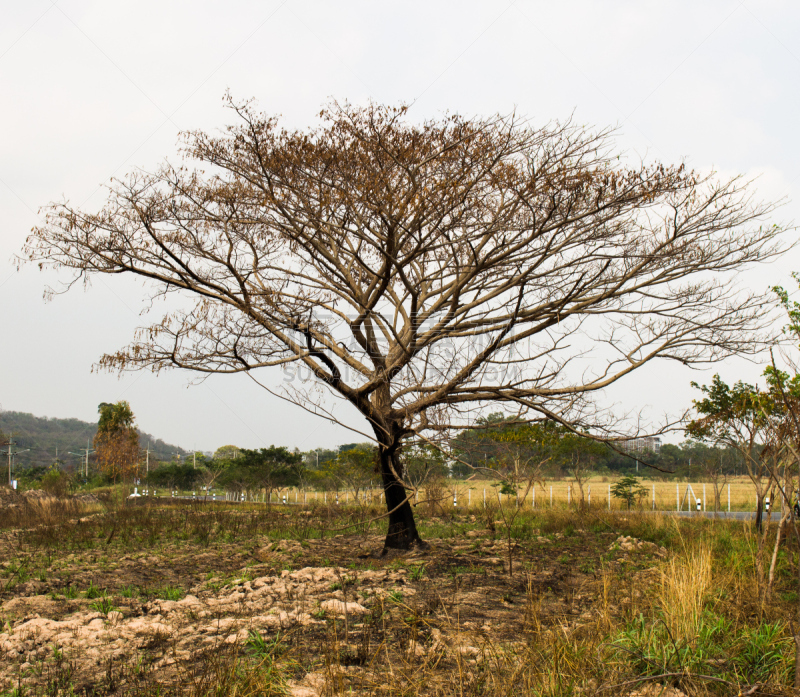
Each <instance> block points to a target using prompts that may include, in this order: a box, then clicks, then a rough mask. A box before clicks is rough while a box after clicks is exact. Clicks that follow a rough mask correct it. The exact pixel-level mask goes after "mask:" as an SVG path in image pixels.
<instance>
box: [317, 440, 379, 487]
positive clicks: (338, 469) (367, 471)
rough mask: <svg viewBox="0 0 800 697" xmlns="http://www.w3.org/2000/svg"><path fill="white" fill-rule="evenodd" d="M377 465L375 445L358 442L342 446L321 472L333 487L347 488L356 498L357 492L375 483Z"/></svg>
mask: <svg viewBox="0 0 800 697" xmlns="http://www.w3.org/2000/svg"><path fill="white" fill-rule="evenodd" d="M377 465H378V452H377V450H376V448H375V446H374V445H372V444H371V443H358V444H352V445H350V446H342V448H341V449H340V450H339V454H338V455H337V456H336V458H335V459H334V460H329V461H328V462H326V463H325V466H324V468H323V469H322V472H323V474H324V475H325V476H326V477H327V479H328V480H329V481H330V482H332V483H333V485H334V486H333V488H334V489H336V490H337V491H338V490H339V488H340V487H342V488H346V489H349V490H350V491H352V492H353V495H354V498H355V499H356V500H358V495H359V492H361V491H363V490H365V489H367V488H368V487H370V486H372V485H373V484H374V483H375V480H376V479H377V477H378V473H377Z"/></svg>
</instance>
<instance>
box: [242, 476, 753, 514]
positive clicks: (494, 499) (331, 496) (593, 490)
mask: <svg viewBox="0 0 800 697" xmlns="http://www.w3.org/2000/svg"><path fill="white" fill-rule="evenodd" d="M617 479H618V478H617V477H611V476H596V477H593V478H592V479H590V480H589V481H587V482H585V483H584V487H583V491H584V498H585V499H587V500H588V502H589V503H591V505H592V506H598V507H599V506H602V507H608V503H609V498H610V500H611V508H613V509H621V508H624V504H623V503H622V502H621V501H619V500H618V499H614V497H613V496H612V495H611V487H612V486H613V485H614V482H615V481H617ZM640 482H641V484H642V486H643V487H644V488H645V489H646V490H647V495H646V496H645V497H644V498H643V500H642V506H643V507H644V508H645V509H653V508H654V509H655V510H660V511H674V510H676V509H678V508H680V509H681V510H684V511H686V510H695V508H696V500H697V499H698V498H699V499H700V500H701V508H702V510H705V511H713V510H714V486H713V484H712V483H711V482H702V481H689V482H687V481H680V482H675V481H660V480H655V479H645V478H642V479H641V480H640ZM500 486H501V484H500V482H496V481H489V480H479V481H463V480H461V481H458V480H455V481H452V480H451V481H449V482H447V484H446V486H445V491H446V492H447V493H446V494H445V498H444V499H443V500H442V501H441V505H442V506H447V507H452V508H455V507H457V508H459V509H464V508H483V507H484V504H486V505H497V504H498V501H499V502H500V503H502V504H503V505H504V506H505V505H511V504H513V503H514V501H515V500H516V497H514V496H509V495H506V494H501V493H500ZM284 494H285V495H286V501H287V503H303V502H305V503H308V504H310V503H315V502H319V503H322V502H324V503H334V502H335V501H336V502H338V503H339V504H341V505H352V504H355V503H363V502H364V501H368V502H370V503H378V502H380V500H381V497H382V493H381V491H380V490H379V489H372V490H366V491H363V490H362V491H359V492H358V496H357V497H356V496H355V495H354V493H353V492H352V491H347V490H345V489H342V490H341V491H339V492H338V500H337V494H336V493H335V492H331V491H329V492H322V491H305V492H303V491H299V490H295V489H288V490H282V491H280V492H276V493H273V495H272V497H273V498H272V500H273V502H275V503H280V502H281V501H282V497H283V495H284ZM580 496H581V494H580V489H579V488H578V486H577V485H576V484H575V482H574V481H570V480H568V479H557V480H556V479H554V480H549V481H546V482H545V483H544V485H543V486H542V485H541V484H537V486H536V488H535V490H532V491H529V492H528V493H527V495H526V496H524V497H523V496H522V495H521V494H520V497H519V500H520V503H521V504H522V505H523V506H524V507H525V508H537V509H538V508H549V507H553V506H563V505H565V504H574V503H575V502H576V501H579V500H580ZM256 497H257V498H256V499H255V500H258V501H261V500H262V498H263V492H259V493H258V494H257V495H256ZM426 499H427V496H426V490H425V488H424V487H422V488H421V489H420V490H419V492H418V495H417V501H418V502H422V501H425V500H426ZM755 503H756V501H755V491H754V489H753V485H752V484H751V483H750V480H749V479H747V478H746V477H730V478H728V480H727V481H726V482H725V483H724V484H723V485H721V487H720V500H719V510H721V511H727V510H731V511H752V510H754V509H755Z"/></svg>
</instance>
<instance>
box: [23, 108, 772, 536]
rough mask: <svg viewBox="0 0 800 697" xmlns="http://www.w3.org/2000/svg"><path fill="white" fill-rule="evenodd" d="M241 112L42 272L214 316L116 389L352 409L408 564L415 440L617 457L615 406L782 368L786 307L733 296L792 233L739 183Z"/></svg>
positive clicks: (146, 357) (68, 236)
mask: <svg viewBox="0 0 800 697" xmlns="http://www.w3.org/2000/svg"><path fill="white" fill-rule="evenodd" d="M230 106H231V108H232V109H233V110H234V112H235V114H236V117H237V119H238V121H237V123H236V124H235V125H232V126H229V127H228V129H227V131H226V132H224V133H223V134H221V135H210V134H207V133H204V132H193V133H189V134H187V135H186V140H185V155H186V157H187V159H188V160H189V163H188V164H187V165H184V166H173V165H170V164H165V165H164V166H162V167H161V168H159V169H157V170H156V171H154V172H152V173H146V172H141V171H137V172H135V173H133V174H131V175H130V176H128V177H127V178H125V179H124V180H122V181H115V182H113V184H112V186H111V188H110V193H109V200H108V203H107V204H106V206H105V207H104V208H103V209H102V210H100V211H99V212H96V213H89V212H84V211H82V210H80V209H77V208H75V207H73V206H71V205H69V204H68V203H62V204H55V205H53V206H51V207H49V208H48V209H47V211H46V219H45V222H44V223H43V224H42V225H41V226H39V227H37V228H35V229H34V231H33V233H32V235H31V236H30V237H29V239H28V241H27V244H26V248H25V257H26V258H27V259H28V260H30V261H32V262H36V263H38V264H39V265H40V266H53V267H56V268H59V269H62V270H66V271H68V272H70V273H71V274H72V278H71V280H70V281H69V282H70V283H74V282H76V281H78V280H81V279H86V278H88V277H90V276H91V275H93V274H98V273H101V274H120V273H127V274H133V275H137V276H141V277H144V278H146V279H148V280H149V281H150V282H152V284H153V288H154V291H153V292H154V295H156V296H159V295H162V294H169V293H185V294H187V295H188V296H191V297H193V298H195V300H196V304H195V305H194V307H192V308H189V309H185V310H177V311H171V312H169V313H168V314H166V315H165V316H164V318H163V320H161V321H159V322H156V323H155V324H154V325H153V326H150V327H147V328H143V329H142V330H141V331H140V332H139V333H138V335H137V338H136V340H135V342H134V343H133V344H132V345H131V346H129V347H128V348H126V349H123V350H120V351H119V352H117V353H114V354H111V355H106V356H104V357H102V358H101V360H100V363H101V365H102V366H105V367H107V368H110V369H118V370H126V369H136V368H143V367H147V368H151V369H153V370H156V371H158V370H161V369H163V368H170V367H179V368H185V369H188V370H192V371H198V372H199V373H201V374H208V373H238V372H245V373H247V374H249V375H251V376H252V377H254V379H257V378H256V377H255V376H256V374H257V371H258V370H259V369H261V368H268V367H272V368H275V367H279V366H280V367H283V369H284V370H290V369H291V370H295V369H302V370H303V371H305V373H306V374H307V375H308V376H312V377H313V378H315V380H314V381H310V382H309V381H307V380H294V381H291V382H290V383H288V385H287V388H286V390H285V392H284V393H282V396H283V397H284V398H287V399H290V400H292V401H294V402H296V403H298V404H301V405H303V406H304V407H305V408H306V409H308V410H310V411H312V412H315V413H318V414H321V415H323V416H326V417H328V418H332V416H331V412H330V411H329V410H328V408H327V406H326V404H325V403H324V402H322V401H320V399H319V397H318V395H319V393H318V392H316V391H315V388H314V387H313V385H312V384H311V383H313V382H316V383H317V384H322V385H325V386H327V388H329V390H330V392H331V393H332V394H334V395H335V396H337V397H339V398H342V399H344V400H346V401H348V402H349V403H350V404H351V405H353V406H354V407H355V409H356V410H358V412H360V413H361V414H362V415H363V417H364V418H365V419H366V422H367V424H368V429H367V432H368V431H371V432H372V436H373V437H374V438H375V440H376V441H377V443H378V444H379V449H380V458H381V476H382V479H383V485H384V489H385V492H386V498H385V500H386V503H387V506H388V509H389V512H390V514H389V529H388V533H387V538H386V545H387V546H395V547H408V546H410V545H412V544H414V543H416V542H419V541H420V538H419V535H418V533H417V530H416V526H415V523H414V518H413V513H412V509H411V506H410V505H409V501H408V494H407V492H406V488H405V485H404V473H403V462H402V458H401V451H402V448H403V444H404V442H406V441H407V440H408V439H410V438H417V437H419V436H421V435H424V434H427V436H428V437H429V436H434V435H436V434H437V433H445V432H447V431H448V430H449V429H450V428H452V427H454V426H464V425H469V424H470V423H471V422H472V421H473V420H474V417H475V414H476V413H478V414H479V413H481V410H482V409H483V408H484V407H485V405H487V404H489V403H491V404H494V405H501V406H504V407H505V408H506V409H508V410H511V411H514V412H515V413H516V414H518V416H519V417H520V418H526V419H539V418H544V417H546V418H550V419H553V420H556V421H558V422H560V423H562V424H564V425H567V426H568V427H570V428H576V427H587V428H589V427H591V428H594V429H601V430H600V431H599V432H600V433H601V434H602V433H603V431H602V429H603V428H607V427H608V422H604V421H602V420H601V419H600V418H599V414H598V412H597V411H596V410H594V409H593V407H592V405H591V400H590V395H591V394H592V393H593V392H595V391H597V390H601V389H603V388H605V387H608V386H609V385H611V384H613V383H614V382H616V381H617V380H619V379H621V378H623V377H625V376H626V375H628V374H629V373H631V372H632V371H634V370H636V369H638V368H640V367H641V366H643V365H645V364H647V363H649V362H650V361H652V360H654V359H656V358H659V357H661V358H667V359H672V360H676V361H680V362H681V363H684V364H689V365H691V364H697V363H705V362H707V361H712V360H717V359H720V358H723V357H725V356H727V355H730V354H731V353H738V352H751V351H753V350H755V348H756V347H757V346H758V344H759V339H760V335H759V330H760V329H761V328H763V327H764V326H765V325H766V323H767V322H768V317H767V314H768V313H766V314H765V312H764V302H765V299H764V298H763V297H762V296H761V295H759V294H751V293H747V292H742V291H741V290H738V289H737V288H735V287H734V286H733V285H732V284H730V283H728V280H727V277H726V275H725V272H735V271H738V270H740V269H741V268H742V267H743V266H745V265H746V264H748V263H750V262H755V261H760V260H763V259H766V258H769V257H770V256H772V255H773V254H775V253H776V252H778V251H779V249H780V245H778V244H776V236H777V235H778V234H779V233H780V232H781V229H780V228H779V227H778V226H775V225H770V224H768V221H767V217H768V216H769V214H770V213H771V212H772V209H773V207H772V206H770V205H760V204H758V203H756V202H754V201H753V199H752V196H751V193H750V190H749V187H748V185H747V183H746V182H743V181H742V180H741V179H739V178H733V179H729V180H720V179H718V178H717V177H715V176H714V175H707V176H706V175H700V174H697V173H695V172H690V171H687V170H686V168H685V167H684V166H683V165H677V166H670V165H665V164H661V163H654V164H636V163H635V164H633V165H630V164H628V163H627V162H626V161H624V160H622V159H621V158H620V157H618V156H617V155H616V153H615V152H614V147H613V141H612V139H611V134H610V133H609V132H608V131H599V132H592V131H590V130H588V129H584V128H580V127H578V126H576V125H575V124H573V123H565V124H559V123H553V124H549V125H545V126H542V127H534V126H532V125H531V124H530V123H529V122H526V121H525V120H523V119H520V118H518V117H516V116H510V117H492V118H471V119H470V118H464V117H461V116H458V115H447V116H444V117H441V118H439V119H434V120H428V121H424V122H419V123H414V122H411V121H410V120H409V117H408V113H407V109H406V108H405V107H397V108H393V107H384V106H379V105H369V106H367V107H356V106H352V105H348V104H344V105H338V104H334V105H333V106H331V107H330V108H327V109H324V110H323V111H322V112H321V114H320V117H321V120H322V124H321V125H320V126H319V127H317V128H315V129H309V130H296V131H290V130H285V129H282V128H281V127H280V126H279V124H278V121H277V119H275V118H273V117H271V116H268V115H264V114H260V113H258V112H257V111H256V110H255V108H254V107H253V106H252V104H250V103H245V104H236V103H234V102H232V101H231V102H230ZM708 272H712V273H708ZM578 339H579V340H578ZM606 433H607V432H606Z"/></svg>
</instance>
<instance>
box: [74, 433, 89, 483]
mask: <svg viewBox="0 0 800 697" xmlns="http://www.w3.org/2000/svg"><path fill="white" fill-rule="evenodd" d="M80 450H81V452H79V453H73V452H70V453H69V454H70V455H79V456H80V457H85V460H84V464H83V466H82V467H81V469H82V470H83V471H82V472H81V474H82V475H83V476H84V477H85V478H86V479H88V478H89V455H90V454H91V453H93V452H95V451H94V449H92V448H90V447H89V439H88V438H87V439H86V448H85V449H84V448H81V449H80Z"/></svg>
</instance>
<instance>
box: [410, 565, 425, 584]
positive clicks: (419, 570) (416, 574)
mask: <svg viewBox="0 0 800 697" xmlns="http://www.w3.org/2000/svg"><path fill="white" fill-rule="evenodd" d="M424 575H425V565H424V564H417V565H415V566H411V567H409V569H408V578H409V580H411V581H419V580H420V579H421V578H422V577H423V576H424Z"/></svg>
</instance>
